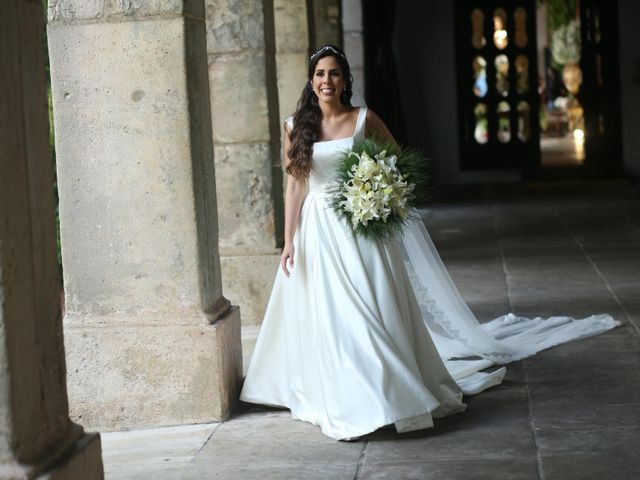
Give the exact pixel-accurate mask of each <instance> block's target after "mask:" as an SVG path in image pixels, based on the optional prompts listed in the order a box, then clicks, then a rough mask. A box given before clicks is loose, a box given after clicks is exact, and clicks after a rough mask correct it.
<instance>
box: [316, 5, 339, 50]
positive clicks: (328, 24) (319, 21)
mask: <svg viewBox="0 0 640 480" xmlns="http://www.w3.org/2000/svg"><path fill="white" fill-rule="evenodd" d="M308 2H309V3H310V4H311V5H312V7H313V8H312V11H311V12H309V13H310V15H311V17H310V20H311V21H310V22H309V28H310V33H311V34H310V39H311V50H317V49H318V48H320V47H321V46H322V45H324V44H327V43H331V44H333V45H338V46H342V22H341V21H340V16H341V13H340V7H341V3H342V2H341V0H308Z"/></svg>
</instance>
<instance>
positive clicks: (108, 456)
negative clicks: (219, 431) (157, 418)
mask: <svg viewBox="0 0 640 480" xmlns="http://www.w3.org/2000/svg"><path fill="white" fill-rule="evenodd" d="M218 426H219V424H203V425H185V426H179V427H163V428H153V429H145V430H133V431H127V432H107V433H101V434H100V436H101V441H102V451H103V454H102V459H103V463H104V470H105V478H106V479H107V480H111V479H113V480H116V479H118V480H120V479H122V480H125V479H134V478H151V476H153V478H156V479H158V480H164V479H167V480H168V479H175V478H177V472H180V471H182V470H184V469H185V468H186V467H187V466H188V465H189V462H191V460H192V459H193V457H194V456H195V455H196V453H197V452H198V451H199V450H200V448H202V445H204V443H205V442H206V440H207V438H209V436H210V435H211V434H212V432H213V431H214V430H215V429H216V428H217V427H218ZM147 475H148V476H147Z"/></svg>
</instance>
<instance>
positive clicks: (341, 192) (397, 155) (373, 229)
mask: <svg viewBox="0 0 640 480" xmlns="http://www.w3.org/2000/svg"><path fill="white" fill-rule="evenodd" d="M427 166H428V165H427V159H426V157H425V156H424V155H422V154H421V153H420V152H419V151H417V150H413V149H403V150H402V151H400V150H399V149H397V148H396V147H394V146H393V145H392V144H389V143H384V142H379V141H376V140H371V139H366V140H362V141H359V142H356V143H355V144H354V145H353V148H352V149H351V150H350V151H346V152H344V154H342V156H341V157H340V159H339V160H338V163H337V167H336V171H335V176H334V179H333V180H332V182H331V183H330V185H329V188H328V193H329V194H330V202H329V204H330V206H331V208H332V209H333V210H334V211H335V212H336V214H337V215H338V216H339V217H341V218H342V219H344V220H345V221H346V222H347V223H348V224H349V225H350V226H351V228H352V230H353V232H354V234H355V235H357V236H361V237H363V238H367V239H369V240H383V241H386V240H388V239H389V238H391V237H394V236H397V235H399V234H401V233H402V230H403V228H404V225H405V223H406V221H407V219H408V216H409V210H410V209H411V208H413V207H422V206H424V205H426V203H427V200H428V198H427V194H426V186H427V184H428V176H427Z"/></svg>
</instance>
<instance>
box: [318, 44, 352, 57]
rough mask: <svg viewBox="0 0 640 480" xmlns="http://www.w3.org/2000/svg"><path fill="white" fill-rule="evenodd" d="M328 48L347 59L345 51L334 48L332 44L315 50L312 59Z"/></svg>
mask: <svg viewBox="0 0 640 480" xmlns="http://www.w3.org/2000/svg"><path fill="white" fill-rule="evenodd" d="M327 50H329V51H330V52H333V53H335V54H336V55H340V56H341V57H342V58H344V59H345V60H346V59H347V57H346V56H345V54H344V53H341V52H339V51H338V50H336V49H335V48H333V47H332V46H331V45H325V46H324V47H322V48H321V49H320V50H318V51H317V52H315V53H314V54H313V55H311V56H310V57H309V59H310V60H313V57H315V56H317V55H320V54H321V53H322V52H326V51H327Z"/></svg>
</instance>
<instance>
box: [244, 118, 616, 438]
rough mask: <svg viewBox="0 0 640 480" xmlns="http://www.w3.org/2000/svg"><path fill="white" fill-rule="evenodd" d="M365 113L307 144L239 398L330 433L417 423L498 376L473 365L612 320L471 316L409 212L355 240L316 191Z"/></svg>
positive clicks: (428, 421)
mask: <svg viewBox="0 0 640 480" xmlns="http://www.w3.org/2000/svg"><path fill="white" fill-rule="evenodd" d="M365 117H366V108H361V109H360V112H359V115H358V120H357V123H356V129H355V132H354V135H353V136H352V137H348V138H342V139H337V140H329V141H325V142H317V143H315V144H314V147H313V158H312V170H311V172H310V174H309V177H308V188H307V195H306V197H305V200H304V203H303V206H302V211H301V215H300V221H299V225H298V228H297V230H296V233H295V235H294V239H293V241H294V247H295V258H294V261H295V263H294V265H295V266H294V268H293V270H292V273H291V276H290V277H289V278H287V277H286V276H285V275H284V273H283V272H282V270H281V269H280V268H278V271H277V274H276V278H275V284H274V286H273V291H272V293H271V298H270V300H269V304H268V307H267V310H266V313H265V316H264V320H263V323H262V327H261V329H260V333H259V336H258V340H257V343H256V346H255V349H254V352H253V355H252V357H251V362H250V365H249V369H248V372H247V376H246V379H245V382H244V386H243V389H242V392H241V394H240V399H241V400H243V401H245V402H251V403H258V404H264V405H272V406H281V407H286V408H289V409H290V410H291V413H292V416H293V417H294V418H297V419H299V420H303V421H305V422H310V423H312V424H315V425H318V426H320V428H321V430H322V432H323V433H324V434H325V435H328V436H329V437H332V438H335V439H344V438H349V437H357V436H360V435H364V434H366V433H369V432H372V431H374V430H376V429H378V428H380V427H382V426H385V425H389V424H393V425H394V426H395V428H396V430H397V431H398V432H406V431H411V430H417V429H422V428H427V427H431V426H433V418H437V417H443V416H446V415H451V414H454V413H458V412H462V411H464V410H465V408H466V405H465V404H464V403H463V402H462V396H463V394H466V395H470V394H476V393H478V392H481V391H482V390H484V389H486V388H489V387H491V386H493V385H497V384H499V383H501V382H502V380H503V378H504V375H505V372H506V369H505V368H504V367H500V368H497V369H494V371H493V372H490V373H487V372H483V371H482V370H484V369H487V368H488V367H491V366H493V365H496V364H498V365H502V364H506V363H509V362H511V361H514V360H518V359H521V358H524V357H527V356H530V355H533V354H534V353H536V352H538V351H540V350H542V349H545V348H548V347H551V346H553V345H557V344H560V343H564V342H568V341H570V340H576V339H579V338H584V337H587V336H590V335H595V334H597V333H601V332H604V331H607V330H609V329H611V328H614V327H615V326H618V325H620V322H618V321H616V320H614V319H613V318H611V316H609V315H594V316H591V317H589V318H585V319H581V320H575V319H572V318H569V317H551V318H549V319H542V318H535V319H527V318H522V317H518V316H515V315H513V314H508V315H504V316H502V317H499V318H496V319H494V320H491V321H490V322H488V323H484V324H480V323H479V322H478V320H477V319H476V318H475V316H474V315H473V313H472V312H471V310H470V309H469V308H468V306H467V305H466V303H465V302H464V300H463V299H462V297H461V296H460V294H459V293H458V291H457V289H456V287H455V285H454V284H453V282H452V281H451V278H450V276H449V274H448V273H447V270H446V269H445V267H444V265H443V264H442V261H441V260H440V257H439V255H438V253H437V251H436V249H435V247H434V245H433V243H432V242H431V239H430V238H429V235H428V233H427V230H426V228H425V227H424V225H423V223H422V221H421V220H420V218H419V216H418V215H414V217H415V218H414V219H412V220H411V221H410V222H409V226H408V228H407V229H406V231H405V233H404V234H403V236H402V238H399V239H394V240H391V241H389V242H387V243H383V242H371V241H368V240H364V239H360V238H356V237H354V236H353V235H352V233H351V231H350V228H349V227H348V226H347V225H346V224H345V223H344V222H343V221H341V220H339V219H338V218H337V216H336V215H335V214H334V213H333V211H332V210H331V209H330V208H329V206H328V203H327V195H326V193H325V188H326V184H327V182H328V181H330V177H331V174H332V172H333V169H334V166H335V162H336V160H337V155H336V154H337V153H338V152H340V151H344V150H346V149H350V148H351V146H352V145H353V141H354V139H359V138H363V136H364V123H365ZM288 121H289V122H291V121H292V120H291V117H290V118H289V119H288ZM290 126H291V124H290Z"/></svg>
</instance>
